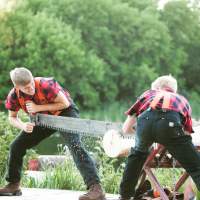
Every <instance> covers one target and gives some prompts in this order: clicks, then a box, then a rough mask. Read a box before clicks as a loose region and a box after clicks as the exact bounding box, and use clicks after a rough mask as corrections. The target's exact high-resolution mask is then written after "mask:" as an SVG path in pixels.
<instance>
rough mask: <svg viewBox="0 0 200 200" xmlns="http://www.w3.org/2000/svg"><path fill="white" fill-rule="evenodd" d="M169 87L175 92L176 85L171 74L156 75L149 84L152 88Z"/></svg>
mask: <svg viewBox="0 0 200 200" xmlns="http://www.w3.org/2000/svg"><path fill="white" fill-rule="evenodd" d="M164 88H170V89H171V90H172V91H173V92H177V89H178V85H177V81H176V79H175V78H174V77H173V76H172V75H165V76H160V77H158V78H157V79H156V80H155V81H153V82H152V84H151V89H152V90H158V89H164Z"/></svg>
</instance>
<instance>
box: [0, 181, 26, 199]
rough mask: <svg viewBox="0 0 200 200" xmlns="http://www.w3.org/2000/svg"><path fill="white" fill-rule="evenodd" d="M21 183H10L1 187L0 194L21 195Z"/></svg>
mask: <svg viewBox="0 0 200 200" xmlns="http://www.w3.org/2000/svg"><path fill="white" fill-rule="evenodd" d="M21 195H22V191H21V189H20V183H19V182H17V183H8V184H7V185H6V186H5V187H3V188H0V196H21Z"/></svg>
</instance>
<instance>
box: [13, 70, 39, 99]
mask: <svg viewBox="0 0 200 200" xmlns="http://www.w3.org/2000/svg"><path fill="white" fill-rule="evenodd" d="M10 78H11V80H12V82H13V84H14V86H15V88H17V89H19V90H21V91H22V92H23V93H26V94H28V95H34V94H35V82H34V78H33V75H32V73H31V72H30V71H29V70H28V69H27V68H24V67H20V68H15V69H13V70H12V71H10Z"/></svg>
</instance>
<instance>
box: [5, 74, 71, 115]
mask: <svg viewBox="0 0 200 200" xmlns="http://www.w3.org/2000/svg"><path fill="white" fill-rule="evenodd" d="M40 87H41V91H42V92H43V93H44V94H45V97H46V100H47V101H48V102H49V103H53V102H54V100H55V98H56V97H57V95H58V93H59V92H60V91H62V92H63V93H64V94H65V96H66V97H67V98H68V100H69V101H70V102H71V98H70V95H69V93H68V91H66V90H64V89H63V88H62V87H61V86H60V85H59V84H58V82H57V81H56V80H55V79H53V78H41V80H40ZM19 95H20V96H22V97H23V98H24V100H25V101H28V100H30V101H33V102H34V103H36V104H38V105H40V104H41V102H40V100H39V99H38V95H37V89H36V91H35V94H34V95H33V96H30V95H27V94H25V93H23V92H21V91H19ZM5 107H6V109H8V110H11V111H16V112H17V111H19V109H21V106H20V103H19V101H18V97H17V94H16V90H15V88H13V89H12V90H11V91H10V92H9V94H8V96H7V99H6V103H5ZM43 113H48V112H43Z"/></svg>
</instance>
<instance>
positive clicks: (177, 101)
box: [126, 90, 194, 133]
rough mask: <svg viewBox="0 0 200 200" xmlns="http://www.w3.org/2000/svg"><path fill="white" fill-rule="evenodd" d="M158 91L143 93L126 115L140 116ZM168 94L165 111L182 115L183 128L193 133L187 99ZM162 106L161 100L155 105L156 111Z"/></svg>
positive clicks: (190, 110) (171, 93)
mask: <svg viewBox="0 0 200 200" xmlns="http://www.w3.org/2000/svg"><path fill="white" fill-rule="evenodd" d="M159 92H160V91H158V90H147V91H146V92H144V93H143V94H142V95H141V96H140V97H139V98H138V99H137V101H136V102H135V103H134V104H133V105H132V106H131V107H130V109H129V110H128V111H126V114H127V115H133V114H135V115H136V116H138V115H140V114H141V113H142V112H144V111H145V110H146V109H148V108H149V107H150V103H151V102H152V101H153V99H154V98H155V96H156V95H157V94H158V93H159ZM168 92H169V94H170V102H169V107H168V109H167V110H173V111H176V112H179V113H181V114H182V116H183V119H184V122H183V127H184V129H185V130H186V131H188V132H189V133H193V132H194V131H193V129H192V119H191V112H192V109H191V107H190V104H189V103H188V101H187V99H186V98H185V97H183V96H181V95H179V94H176V93H173V92H170V91H168ZM162 105H163V98H161V99H160V101H159V102H158V104H157V105H156V109H162Z"/></svg>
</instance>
